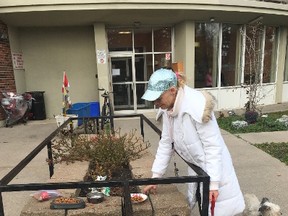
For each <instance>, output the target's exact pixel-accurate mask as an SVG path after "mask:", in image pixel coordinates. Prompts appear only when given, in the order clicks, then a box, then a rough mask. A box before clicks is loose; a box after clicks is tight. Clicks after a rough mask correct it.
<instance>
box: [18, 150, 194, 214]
mask: <svg viewBox="0 0 288 216" xmlns="http://www.w3.org/2000/svg"><path fill="white" fill-rule="evenodd" d="M153 158H154V157H153V156H152V155H151V154H150V153H149V152H146V153H145V154H143V156H142V157H141V158H140V159H137V160H135V161H132V162H131V171H132V175H133V176H134V178H149V177H150V176H151V172H150V169H151V166H152V162H153ZM88 165H89V164H88V162H75V163H72V164H69V165H66V164H65V163H63V164H58V165H57V166H56V169H55V174H54V175H53V176H52V178H51V179H50V180H49V182H71V181H81V180H82V179H83V178H84V176H85V174H86V172H87V170H88ZM140 189H142V188H141V187H140ZM59 191H60V193H61V194H62V195H64V196H65V197H73V196H75V193H76V190H75V189H69V190H66V189H65V190H59ZM150 198H151V202H152V203H153V206H154V209H155V213H154V215H156V216H169V215H183V216H185V215H189V214H190V211H189V207H188V203H187V201H186V198H185V196H184V195H183V194H181V193H180V192H179V191H178V190H177V188H176V186H175V185H159V187H158V193H157V195H151V196H150ZM84 200H85V203H86V207H85V208H83V209H76V210H68V212H67V215H74V216H76V215H79V216H80V215H81V216H89V215H91V216H92V215H94V216H95V215H96V216H106V215H107V216H108V215H109V216H119V215H121V197H120V196H110V197H105V200H104V201H103V202H102V203H98V204H90V203H88V202H87V200H86V199H85V198H84ZM50 202H51V201H44V202H38V201H37V200H36V199H34V198H30V199H29V201H28V203H27V204H26V206H25V207H24V208H23V210H22V212H21V216H48V215H49V216H54V215H55V216H56V215H57V216H58V215H64V213H65V212H64V210H52V209H50ZM132 207H133V212H134V215H135V216H140V215H141V216H149V215H152V209H151V204H150V202H149V200H147V201H145V202H143V203H141V204H133V206H132Z"/></svg>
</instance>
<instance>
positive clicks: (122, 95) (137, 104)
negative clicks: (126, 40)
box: [110, 52, 146, 113]
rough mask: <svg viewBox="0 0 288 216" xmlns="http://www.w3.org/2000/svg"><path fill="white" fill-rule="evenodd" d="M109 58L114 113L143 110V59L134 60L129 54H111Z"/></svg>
mask: <svg viewBox="0 0 288 216" xmlns="http://www.w3.org/2000/svg"><path fill="white" fill-rule="evenodd" d="M110 57H111V61H110V62H111V67H110V68H111V76H112V86H113V97H114V98H113V101H114V109H115V111H120V110H133V112H135V113H136V112H137V109H139V108H145V101H144V100H142V99H141V96H142V95H143V94H144V90H145V83H146V81H145V80H144V77H146V76H145V74H144V58H143V57H142V58H141V57H137V59H136V60H135V58H134V56H133V55H132V53H131V52H115V53H114V52H111V53H110Z"/></svg>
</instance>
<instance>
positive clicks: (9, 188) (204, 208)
mask: <svg viewBox="0 0 288 216" xmlns="http://www.w3.org/2000/svg"><path fill="white" fill-rule="evenodd" d="M135 117H140V127H141V135H142V136H143V138H144V121H145V122H146V123H147V124H148V125H149V126H150V127H151V128H152V129H153V130H154V131H155V132H156V133H157V134H158V135H159V137H160V136H161V130H159V128H157V127H156V126H155V125H154V124H153V123H152V122H151V121H150V120H149V119H148V118H147V117H146V116H144V115H143V114H134V115H121V116H109V117H102V116H101V117H90V118H88V117H87V118H86V117H85V118H82V119H83V122H84V127H86V126H87V122H88V121H89V120H91V119H93V120H94V121H95V122H96V126H97V127H95V130H94V132H95V133H98V132H99V130H98V129H99V128H100V126H99V119H101V121H103V120H104V119H105V118H110V122H109V123H110V127H111V128H112V129H113V128H114V118H135ZM77 119H79V118H69V119H68V120H67V121H65V122H64V123H63V124H62V125H61V126H60V127H59V128H57V129H56V130H55V131H53V132H52V133H51V134H50V135H49V136H48V137H47V138H46V139H44V140H43V141H42V142H41V143H40V144H39V145H38V146H37V147H36V148H35V149H34V150H33V151H32V152H30V153H29V154H28V155H27V156H26V157H25V158H24V159H23V160H22V161H21V162H20V163H19V164H17V165H16V166H15V167H14V168H13V169H12V170H11V171H10V172H9V173H8V174H6V175H5V176H4V177H3V178H2V179H1V180H0V216H4V205H3V199H2V193H3V192H13V191H33V190H43V189H46V190H48V189H49V190H52V189H75V188H87V187H123V188H124V197H123V199H122V216H133V209H132V204H131V199H130V192H129V186H130V185H131V186H133V185H150V184H172V183H187V182H197V183H198V190H197V200H198V205H199V213H200V215H201V216H208V207H209V183H210V177H209V176H208V175H207V173H206V172H204V171H203V170H202V169H201V168H199V167H197V166H195V165H193V164H191V163H188V162H187V161H185V162H186V163H187V164H188V165H189V166H190V167H191V168H192V169H193V170H194V171H195V172H196V173H197V176H179V177H168V178H145V179H127V180H118V181H101V182H83V181H81V182H65V183H45V184H44V183H30V184H10V185H8V184H9V182H10V181H11V180H13V178H14V177H15V176H16V175H17V174H18V173H19V172H21V170H22V169H23V168H24V167H25V166H26V165H27V164H29V162H30V161H31V160H32V159H33V158H34V157H35V156H36V155H37V154H38V153H39V152H40V151H41V150H42V149H43V148H45V147H47V152H48V159H49V160H50V163H49V173H50V177H51V176H52V175H53V174H54V166H53V161H52V149H51V145H52V142H51V140H52V139H53V138H54V137H55V136H56V135H57V134H58V133H59V132H60V131H61V130H63V129H64V128H65V127H66V126H67V125H68V124H70V123H71V122H72V121H73V120H77ZM85 131H86V130H85ZM200 183H202V185H203V188H202V195H203V197H202V200H201V196H200V187H199V185H200ZM152 211H153V206H152Z"/></svg>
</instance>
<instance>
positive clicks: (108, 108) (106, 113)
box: [98, 88, 114, 129]
mask: <svg viewBox="0 0 288 216" xmlns="http://www.w3.org/2000/svg"><path fill="white" fill-rule="evenodd" d="M98 90H99V91H104V93H103V94H101V96H102V97H103V98H104V102H103V105H102V109H101V116H102V117H104V118H102V119H101V129H103V128H104V125H106V124H107V123H111V127H112V128H113V121H112V122H110V121H111V120H113V119H112V118H111V116H113V115H114V113H113V107H112V103H111V100H110V94H112V93H113V92H108V91H107V90H106V89H104V88H100V89H98Z"/></svg>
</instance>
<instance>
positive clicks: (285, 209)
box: [0, 113, 288, 216]
mask: <svg viewBox="0 0 288 216" xmlns="http://www.w3.org/2000/svg"><path fill="white" fill-rule="evenodd" d="M153 116H154V113H153V114H152V115H150V117H151V119H152V120H153V121H154V117H153ZM154 122H155V121H154ZM155 123H156V124H157V125H158V126H159V127H161V126H160V123H159V122H155ZM115 125H116V127H117V128H118V127H120V128H121V130H122V131H123V132H125V131H129V130H130V129H132V128H138V129H139V120H138V119H134V120H131V119H123V120H117V121H116V124H115ZM56 127H57V126H56V121H55V119H50V120H43V121H30V122H28V124H27V125H16V126H14V127H13V128H0V136H1V141H0V149H1V151H0V178H2V177H3V176H4V175H5V174H7V173H8V172H9V170H11V169H12V168H13V167H14V166H15V165H16V164H17V163H19V162H20V161H21V160H22V159H23V158H24V157H25V156H26V155H27V154H28V153H30V152H31V151H32V149H34V148H35V147H36V146H37V145H38V144H39V143H40V142H41V141H43V139H44V138H45V137H46V136H48V135H49V134H50V133H51V132H52V131H53V130H54V129H56ZM222 134H223V137H224V140H225V141H226V144H227V146H228V148H229V150H230V153H231V156H232V159H233V162H234V166H235V169H236V173H237V176H238V178H239V182H240V185H241V188H242V191H243V193H254V194H256V196H257V197H258V198H259V199H262V197H268V198H270V200H271V201H272V202H275V203H277V204H278V205H280V207H281V209H282V213H283V215H288V202H287V200H288V193H287V192H288V184H287V180H288V166H286V165H285V164H283V163H281V162H280V161H279V160H277V159H275V158H273V157H271V156H270V155H268V154H267V153H265V152H263V151H261V150H259V149H258V148H256V147H254V146H253V145H251V144H250V143H254V142H256V141H257V143H262V142H270V141H271V142H272V141H273V140H274V141H273V142H276V140H277V142H278V141H279V140H281V142H288V131H284V132H270V133H256V134H254V133H253V134H243V135H241V134H240V135H232V134H230V133H228V132H226V131H222ZM145 137H146V140H148V139H149V141H150V143H151V145H152V146H151V152H152V154H155V151H156V149H157V144H158V140H159V137H158V135H156V133H155V132H153V131H152V130H151V129H150V128H149V126H146V125H145ZM46 158H47V152H46V149H44V150H43V151H42V152H41V153H40V154H39V155H38V156H37V157H36V158H34V159H33V160H32V161H31V162H30V164H29V166H27V167H26V168H25V169H24V170H23V171H22V172H21V173H20V174H19V175H18V176H17V177H16V178H15V179H14V180H13V181H12V183H29V182H30V183H32V182H34V183H35V182H46V181H47V179H48V178H49V174H48V167H47V164H46V162H45V160H46ZM173 160H175V161H176V162H177V166H178V168H179V170H180V175H186V171H187V168H186V165H185V164H184V163H183V162H182V161H181V159H179V158H178V157H177V156H175V159H173ZM173 175H174V172H173V166H172V163H171V166H170V167H169V169H168V171H167V173H166V176H173ZM178 188H179V190H180V191H181V192H183V193H186V188H185V186H183V185H178ZM30 194H31V192H12V193H4V194H3V200H4V208H5V216H19V215H20V212H21V209H22V208H23V206H24V205H25V203H26V202H27V200H28V199H29V198H30V197H29V195H30ZM195 215H198V214H197V213H195Z"/></svg>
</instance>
